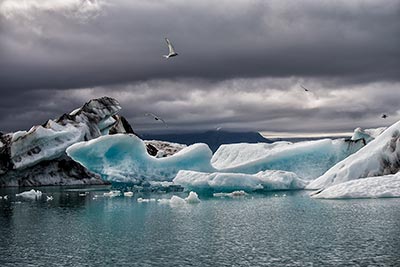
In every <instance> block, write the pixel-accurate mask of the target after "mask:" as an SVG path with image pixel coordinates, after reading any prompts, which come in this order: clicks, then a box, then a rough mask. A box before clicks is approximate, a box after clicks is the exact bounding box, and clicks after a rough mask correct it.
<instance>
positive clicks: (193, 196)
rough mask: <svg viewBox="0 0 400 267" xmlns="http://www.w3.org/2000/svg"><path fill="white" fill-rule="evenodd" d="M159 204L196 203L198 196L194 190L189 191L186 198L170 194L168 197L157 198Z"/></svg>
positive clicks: (198, 200) (198, 201)
mask: <svg viewBox="0 0 400 267" xmlns="http://www.w3.org/2000/svg"><path fill="white" fill-rule="evenodd" d="M158 203H160V204H169V205H171V206H178V205H185V204H197V203H200V199H199V196H198V195H197V193H196V192H193V191H191V192H189V195H188V196H187V197H186V198H181V197H179V196H172V197H171V198H170V199H165V198H163V199H159V200H158Z"/></svg>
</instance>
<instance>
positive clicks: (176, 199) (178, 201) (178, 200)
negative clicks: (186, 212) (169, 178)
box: [169, 196, 186, 205]
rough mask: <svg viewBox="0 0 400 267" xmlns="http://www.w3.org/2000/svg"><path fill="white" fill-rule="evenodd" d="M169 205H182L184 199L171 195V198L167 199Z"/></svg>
mask: <svg viewBox="0 0 400 267" xmlns="http://www.w3.org/2000/svg"><path fill="white" fill-rule="evenodd" d="M169 202H170V204H171V205H184V204H186V201H185V200H184V199H183V198H181V197H178V196H172V197H171V200H170V201H169Z"/></svg>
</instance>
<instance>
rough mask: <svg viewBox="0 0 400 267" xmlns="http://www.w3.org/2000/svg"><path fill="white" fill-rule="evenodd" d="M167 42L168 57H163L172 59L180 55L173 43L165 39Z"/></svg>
mask: <svg viewBox="0 0 400 267" xmlns="http://www.w3.org/2000/svg"><path fill="white" fill-rule="evenodd" d="M165 41H166V42H167V45H168V51H169V52H168V55H163V57H165V58H167V59H168V58H170V57H175V56H177V55H178V53H176V52H175V49H174V46H173V45H172V44H171V42H170V41H169V40H168V38H165Z"/></svg>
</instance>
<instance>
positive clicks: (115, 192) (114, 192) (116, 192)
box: [103, 190, 121, 197]
mask: <svg viewBox="0 0 400 267" xmlns="http://www.w3.org/2000/svg"><path fill="white" fill-rule="evenodd" d="M120 195H121V191H119V190H111V191H110V192H106V193H103V196H105V197H119V196H120Z"/></svg>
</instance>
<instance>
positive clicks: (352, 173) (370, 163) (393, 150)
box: [307, 121, 400, 189]
mask: <svg viewBox="0 0 400 267" xmlns="http://www.w3.org/2000/svg"><path fill="white" fill-rule="evenodd" d="M399 170H400V121H399V122H397V123H395V124H393V125H392V126H390V127H389V128H388V129H387V130H385V131H384V132H383V133H382V134H380V135H379V136H377V137H376V139H374V140H373V141H371V142H370V143H368V144H367V145H366V146H365V147H363V148H362V149H360V150H359V151H357V152H356V153H354V154H352V155H350V156H349V157H347V158H346V159H344V160H343V161H341V162H339V163H337V164H336V165H335V166H333V167H332V168H330V169H329V170H328V171H327V172H326V173H325V174H323V175H322V176H320V177H319V178H317V179H316V180H314V181H312V182H311V183H310V184H309V185H308V186H307V189H321V188H327V187H329V186H332V185H336V184H340V183H343V182H347V181H350V180H355V179H360V178H366V177H374V176H384V175H388V174H395V173H397V172H398V171H399Z"/></svg>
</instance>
